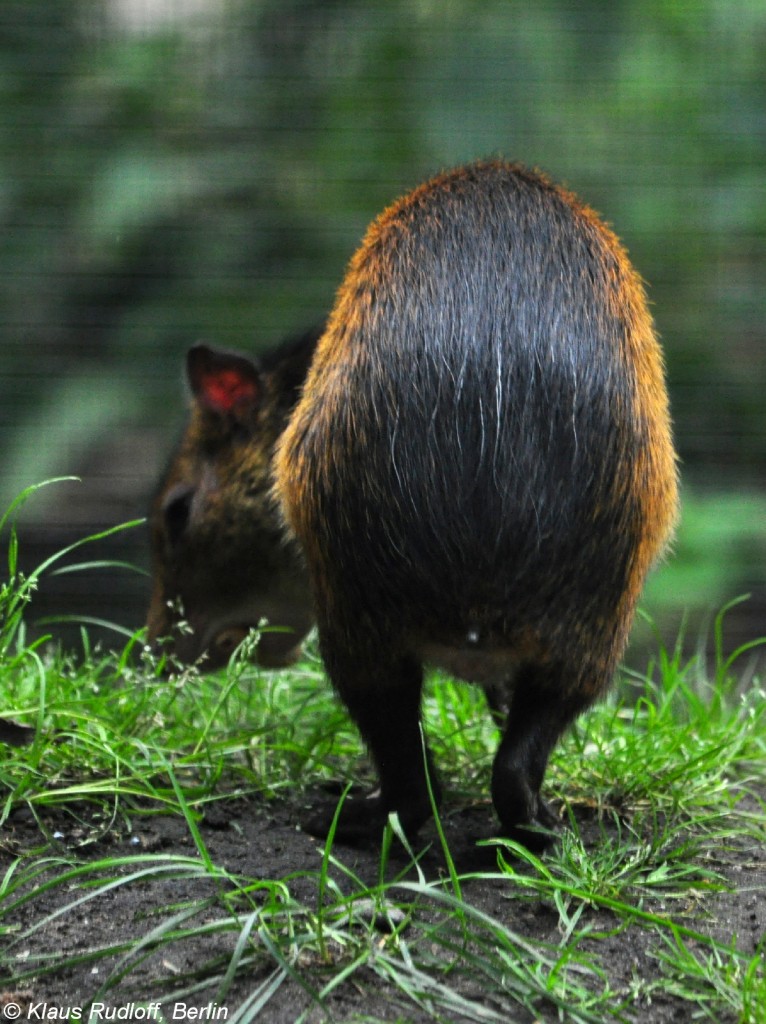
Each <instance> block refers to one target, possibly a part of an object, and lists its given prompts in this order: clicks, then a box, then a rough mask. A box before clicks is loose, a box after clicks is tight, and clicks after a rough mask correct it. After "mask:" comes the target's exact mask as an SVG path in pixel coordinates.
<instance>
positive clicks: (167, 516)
mask: <svg viewBox="0 0 766 1024" xmlns="http://www.w3.org/2000/svg"><path fill="white" fill-rule="evenodd" d="M193 498H194V488H193V487H190V486H189V485H188V484H178V485H177V486H176V487H173V488H172V490H171V491H169V493H168V494H167V495H166V497H165V500H164V501H163V503H162V516H163V519H164V522H165V534H166V536H167V539H168V543H169V544H170V546H171V547H175V546H176V545H177V544H178V542H179V541H180V540H181V538H182V537H183V535H184V532H185V531H186V527H187V525H188V523H189V516H190V514H191V504H192V499H193Z"/></svg>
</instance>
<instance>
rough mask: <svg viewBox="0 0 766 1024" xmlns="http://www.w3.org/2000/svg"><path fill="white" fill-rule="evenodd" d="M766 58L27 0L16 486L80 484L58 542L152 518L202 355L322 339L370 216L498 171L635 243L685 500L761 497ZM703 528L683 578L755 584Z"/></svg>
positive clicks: (736, 44) (473, 3)
mask: <svg viewBox="0 0 766 1024" xmlns="http://www.w3.org/2000/svg"><path fill="white" fill-rule="evenodd" d="M764 43H766V6H764V4H763V3H762V2H760V0H743V2H741V3H737V4H731V3H728V2H727V0H695V2H693V3H692V2H689V0H646V2H642V3H637V2H635V0H612V2H610V3H608V4H605V3H603V0H582V2H580V3H578V4H572V3H571V0H541V2H540V3H535V4H528V3H522V2H517V0H385V2H383V0H378V2H370V3H360V2H358V0H155V2H154V3H149V4H147V3H141V2H139V0H34V2H32V3H30V2H28V0H4V3H3V4H2V7H1V8H0V103H1V104H2V110H3V116H2V118H1V119H0V222H1V223H2V233H1V235H0V238H1V241H0V339H1V340H2V345H0V446H1V450H2V454H3V459H2V464H0V490H2V493H3V495H5V498H6V499H10V498H11V497H12V496H13V494H15V493H16V492H17V491H18V490H20V489H21V488H22V487H23V486H26V485H28V484H30V483H32V482H35V481H37V480H41V479H43V478H45V477H48V476H51V475H60V474H63V473H71V472H79V473H81V474H82V475H83V476H84V479H85V485H84V490H83V492H82V495H81V496H80V497H79V498H76V499H73V501H72V503H71V504H70V505H61V506H60V507H58V508H51V507H48V508H47V509H45V510H44V514H45V516H47V522H48V525H50V523H51V522H52V521H53V520H58V521H59V522H60V530H62V531H64V532H66V529H68V524H70V523H73V522H75V521H78V522H82V521H84V525H85V526H86V527H87V528H91V526H93V525H96V526H100V525H103V524H105V523H109V522H116V521H118V520H121V519H125V518H128V517H129V516H131V515H133V514H134V513H135V512H136V511H140V509H141V505H142V503H143V501H144V500H145V496H146V494H147V493H148V491H149V489H150V486H151V483H150V482H151V480H152V478H153V477H154V475H155V474H156V472H157V469H158V467H159V466H160V465H161V463H162V461H163V459H164V456H165V452H166V450H167V447H168V443H169V438H170V437H172V431H173V429H175V427H174V426H173V425H174V424H177V423H178V422H179V420H180V416H181V400H182V399H181V395H182V391H181V387H180V383H179V381H180V363H181V358H182V354H183V352H184V350H185V348H186V347H187V346H188V344H189V343H191V342H193V341H196V340H198V339H199V338H201V337H205V338H207V339H209V340H211V341H213V342H214V343H218V344H222V345H227V346H230V347H238V348H244V349H249V350H251V351H257V350H259V349H260V348H262V347H264V346H266V345H268V344H270V343H271V342H273V341H274V340H276V339H277V338H278V337H280V336H282V335H284V334H286V333H289V332H291V331H295V330H302V329H303V328H304V327H305V326H307V325H309V324H311V323H314V322H317V321H319V320H320V319H321V318H322V316H323V315H324V313H325V312H326V310H327V308H328V306H329V305H330V303H331V302H332V297H333V294H334V290H335V287H336V286H337V284H338V282H339V281H340V278H341V276H342V273H343V268H344V265H345V263H346V261H347V259H348V258H349V256H350V254H351V253H352V251H353V250H354V248H355V246H356V244H357V242H358V240H359V238H360V236H361V234H362V232H363V230H364V227H365V225H366V223H367V222H368V221H369V220H370V219H371V217H372V216H374V215H375V214H376V213H377V212H378V211H379V210H380V209H381V208H382V207H383V206H384V205H385V204H387V203H388V202H389V201H390V200H391V199H392V198H394V197H395V196H396V195H397V194H399V193H400V192H401V191H403V190H404V189H405V188H408V187H410V186H411V185H413V184H415V183H416V182H418V181H419V180H421V179H422V178H424V177H425V176H427V175H429V174H431V173H432V172H434V171H435V170H437V169H439V168H442V167H445V166H450V165H453V164H456V163H459V162H462V161H465V160H469V159H473V158H475V157H478V156H487V155H493V154H502V155H504V156H507V157H509V158H514V159H521V160H523V161H524V162H526V163H529V164H532V165H537V166H542V167H543V168H545V169H546V170H548V171H549V172H550V173H551V174H552V175H553V176H554V177H555V178H557V179H558V180H563V181H565V182H566V183H568V184H569V185H570V186H571V187H572V188H574V189H575V190H576V191H578V192H579V193H580V194H581V195H582V196H583V197H584V198H585V199H586V200H587V201H588V202H589V203H590V204H591V205H593V206H594V207H595V208H596V209H598V210H599V211H600V212H601V213H602V214H603V215H604V217H605V218H606V219H607V220H609V221H610V222H611V223H612V224H613V225H614V227H615V229H616V231H617V232H618V234H619V235H620V236H621V237H622V238H623V240H624V241H625V242H626V244H627V246H628V248H629V249H630V251H631V254H632V256H633V259H634V261H635V263H636V265H637V267H638V268H639V270H640V271H641V273H642V275H643V276H644V277H645V278H646V279H647V281H648V282H649V287H650V294H651V298H652V300H653V303H654V310H655V315H656V319H657V322H658V326H659V329H660V333H661V335H662V337H663V340H664V344H665V348H666V352H667V360H668V368H669V378H670V385H671V390H672V400H673V407H674V414H675V420H676V425H677V437H678V442H679V447H680V450H681V454H682V456H683V460H684V474H685V475H686V477H687V478H689V479H691V480H692V481H693V482H694V484H695V486H696V487H697V488H698V489H703V490H704V489H705V488H710V487H712V488H714V489H717V490H722V489H724V488H726V489H733V488H737V487H739V486H741V485H743V484H744V485H747V486H749V487H753V486H756V485H758V484H759V482H760V480H761V479H762V478H763V476H764V470H765V469H766V407H765V403H764V401H763V390H764V382H765V381H766V345H764V336H765V334H766V290H765V289H764V287H763V281H764V279H765V277H766V274H765V273H764V271H765V270H766V201H765V199H764V189H763V182H764V171H765V170H766V115H765V114H764V111H766V70H765V67H766V65H765V64H764V60H763V53H764ZM733 500H734V501H735V502H736V500H737V499H733ZM699 507H700V508H702V506H699ZM760 507H761V508H762V506H760ZM689 508H690V511H689V513H688V516H689V517H690V518H688V519H687V520H686V525H685V528H684V529H685V530H686V528H687V527H688V529H689V531H690V532H689V534H688V538H691V539H689V540H687V533H686V532H684V533H683V534H682V537H683V538H684V539H683V542H682V543H681V544H680V546H679V553H680V561H679V563H678V564H679V565H682V564H686V565H687V569H688V572H689V573H690V574H692V573H699V574H700V578H701V575H702V573H703V569H702V565H703V563H704V565H705V566H707V564H708V560H709V559H710V558H712V559H713V560H715V558H716V557H719V555H720V558H719V563H718V564H719V565H720V568H721V571H722V572H725V573H727V574H728V575H727V579H729V581H730V586H733V587H735V588H736V585H737V582H736V580H734V581H732V576H731V565H727V564H726V560H725V559H724V557H723V552H724V551H726V550H728V548H727V544H728V542H724V543H722V542H721V540H720V537H719V535H718V533H716V530H718V529H720V530H721V531H723V532H724V533H726V532H728V533H729V534H736V533H737V532H738V530H739V528H740V526H741V525H742V523H743V516H742V513H741V506H738V505H735V510H734V511H732V510H731V509H730V508H729V507H728V506H726V505H725V502H724V501H723V499H722V500H721V502H719V503H718V504H716V503H713V504H712V505H705V506H704V508H705V511H704V512H703V513H701V515H700V517H699V521H698V520H697V519H695V516H696V515H697V513H696V512H695V511H694V510H695V509H696V508H697V506H696V505H694V504H691V505H690V506H689ZM737 509H740V511H737ZM42 514H43V513H42V511H41V515H42ZM711 514H712V515H714V516H715V517H716V518H715V524H717V525H715V524H712V523H711V522H710V520H709V517H710V515H711ZM758 515H760V513H758ZM703 526H704V527H705V528H703ZM706 528H709V529H708V532H706ZM747 530H748V531H749V530H750V526H748V527H747ZM756 532H758V530H757V527H756ZM748 535H749V534H748ZM694 538H698V539H699V545H698V546H697V547H695V545H697V540H695V539H694ZM733 543H735V546H736V544H737V543H738V542H733ZM698 548H699V549H698ZM701 551H702V552H703V554H702V555H701V553H700V552H701ZM759 551H760V555H759V557H761V556H762V554H763V549H762V547H761V548H759ZM716 553H718V554H716ZM750 569H751V570H752V569H753V567H752V566H750ZM753 571H754V570H753ZM704 573H706V574H707V575H706V579H709V580H714V579H717V576H716V570H714V569H713V568H712V562H711V567H710V568H709V569H708V568H706V569H705V570H704ZM765 573H766V566H764V565H763V563H761V566H760V579H761V580H763V577H764V574H765ZM702 585H703V584H702V583H700V586H702ZM706 585H707V584H705V586H706ZM725 589H726V588H725V587H719V586H718V584H717V583H716V584H715V585H714V586H713V585H712V584H711V589H710V591H709V593H715V594H718V593H719V592H722V591H723V590H725ZM724 596H727V595H724ZM728 596H730V595H728Z"/></svg>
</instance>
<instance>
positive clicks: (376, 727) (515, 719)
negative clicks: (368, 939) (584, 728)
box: [276, 164, 676, 842]
mask: <svg viewBox="0 0 766 1024" xmlns="http://www.w3.org/2000/svg"><path fill="white" fill-rule="evenodd" d="M276 480H277V490H278V493H279V495H280V498H281V500H282V503H283V506H284V509H285V512H286V515H287V518H288V521H289V523H290V525H291V526H292V528H293V530H294V531H295V533H296V535H297V537H298V539H299V540H300V542H301V545H302V547H303V549H304V552H305V554H306V558H307V562H308V566H309V571H310V575H311V579H312V583H313V587H314V593H315V601H316V608H317V614H318V620H319V629H320V638H321V644H322V650H323V654H324V657H325V660H326V663H327V667H328V670H329V672H330V674H331V676H332V678H333V682H334V684H335V685H336V687H337V689H338V691H339V693H340V694H341V696H342V697H343V699H344V700H345V702H346V704H347V705H348V707H349V709H350V711H351V713H352V715H353V716H354V718H355V719H356V721H357V723H358V724H359V726H360V728H361V730H362V733H363V735H364V736H365V738H366V740H367V742H368V744H369V746H370V749H371V751H372V753H373V755H374V757H375V760H376V762H377V765H378V768H379V771H380V774H381V782H382V798H381V802H380V803H379V805H378V806H377V807H376V808H375V809H374V810H372V811H371V810H370V807H369V806H368V802H365V806H364V807H360V808H359V809H358V810H356V811H355V810H354V809H353V808H349V809H348V812H347V815H346V817H345V819H344V821H343V822H342V827H343V829H344V830H345V832H346V834H347V835H353V834H354V833H355V832H356V831H357V829H360V830H362V831H364V830H366V829H367V828H368V827H369V824H370V822H369V819H370V817H371V816H372V819H373V822H374V823H377V822H378V821H380V820H381V819H382V817H383V816H384V815H385V814H386V813H387V812H388V811H390V810H397V811H398V812H399V814H400V816H401V817H402V819H403V820H404V823H405V826H406V827H410V828H412V829H415V828H416V827H417V826H418V825H419V824H420V822H421V821H422V820H423V818H424V817H425V816H426V815H427V813H428V797H427V788H426V784H425V777H424V773H423V768H422V753H421V742H420V736H419V730H418V721H419V719H418V712H419V701H420V686H421V678H422V669H421V666H422V663H423V661H436V662H439V663H442V664H445V665H446V666H447V667H448V668H450V669H452V670H453V671H455V672H456V673H457V674H460V675H463V676H464V677H467V678H470V679H473V680H475V681H478V682H482V683H484V684H486V685H488V686H491V687H492V688H493V690H496V689H497V688H498V687H506V688H507V692H508V696H509V700H510V714H509V719H508V728H507V731H506V735H505V737H504V739H503V742H502V744H501V747H500V750H499V751H498V756H497V759H496V762H495V769H494V777H493V796H494V800H495V805H496V808H497V810H498V813H499V815H500V819H501V822H502V824H503V826H504V829H505V831H506V832H507V833H511V834H514V833H515V832H516V830H517V828H518V827H524V826H526V825H529V824H532V825H535V824H545V823H546V821H547V818H546V814H545V810H544V805H543V804H542V803H541V802H540V801H539V798H538V792H539V787H540V783H541V781H542V776H543V772H544V769H545V765H546V763H547V758H548V754H549V752H550V749H551V747H552V745H553V743H554V742H555V741H556V739H557V737H558V736H559V734H560V732H561V731H562V729H563V728H564V727H565V726H566V725H567V724H568V723H569V722H570V721H571V720H572V718H573V717H575V715H576V714H577V713H578V712H579V711H580V710H581V709H582V708H584V707H586V706H587V705H588V704H589V703H590V702H591V701H592V700H593V699H594V698H595V697H596V696H598V694H599V693H601V692H602V691H603V690H604V689H605V687H606V686H607V685H608V683H609V681H610V679H611V676H612V674H613V672H614V668H615V664H616V661H617V659H618V658H619V656H620V654H621V652H622V649H623V646H624V643H625V640H626V638H627V634H628V630H629V628H630V624H631V621H632V616H633V612H634V608H635V603H636V599H637V597H638V594H639V592H640V589H641V586H642V584H643V580H644V577H645V575H646V572H647V570H648V568H649V566H650V564H651V562H652V561H653V560H654V558H655V557H656V556H657V554H658V553H659V552H660V550H661V549H662V546H663V544H664V543H665V540H666V538H667V536H668V533H669V530H670V528H671V525H672V522H673V519H674V514H675V505H676V486H675V462H674V454H673V449H672V443H671V438H670V428H669V417H668V408H667V399H666V394H665V386H664V378H663V367H662V359H661V353H660V350H659V347H658V345H657V342H656V339H655V337H654V333H653V329H652V324H651V320H650V317H649V315H648V312H647V309H646V303H645V298H644V294H643V290H642V287H641V285H640V282H639V280H638V278H637V276H636V274H635V273H634V271H633V270H632V268H631V267H630V264H629V263H628V261H627V257H626V256H625V253H624V251H623V250H622V248H621V247H620V245H619V243H618V241H617V239H616V238H615V237H614V236H613V235H612V234H611V232H609V231H608V230H607V229H606V228H605V227H604V226H603V225H602V224H601V223H600V222H599V220H598V219H597V218H596V216H595V215H594V214H593V213H592V212H591V211H589V210H588V209H587V208H585V207H583V206H582V205H581V204H580V203H579V202H578V200H577V199H575V197H573V196H572V195H570V194H568V193H565V192H563V191H562V190H560V189H557V188H556V187H554V186H553V185H551V184H550V183H549V182H547V181H546V180H545V179H542V178H541V177H539V176H537V175H534V174H530V173H528V172H526V171H523V170H521V169H520V168H517V167H512V166H508V165H503V164H485V165H477V166H474V167H469V168H466V169H463V170H460V171H457V172H454V173H452V174H447V175H444V176H442V177H440V178H437V179H434V180H433V181H432V182H429V183H427V184H426V185H424V186H422V187H421V188H420V189H418V190H416V191H415V192H414V193H412V194H411V195H409V196H407V197H405V198H404V199H403V200H400V201H399V202H398V203H396V204H394V205H393V206H392V207H391V208H390V209H389V210H387V211H386V212H385V213H384V214H383V215H382V216H381V217H380V218H379V219H378V220H377V221H376V222H375V223H374V224H373V225H372V227H371V229H370V231H369V232H368V235H367V237H366V239H365V242H364V244H363V245H362V247H361V248H360V250H359V252H358V253H357V254H356V256H355V257H354V260H353V261H352V263H351V266H350V268H349V272H348V275H347V277H346V280H345V282H344V284H343V286H342V288H341V290H340V292H339V295H338V300H337V303H336V306H335V310H334V312H333V315H332V317H331V319H330V322H329V326H328V329H327V332H326V334H325V335H324V337H323V338H322V340H321V342H320V344H319V348H318V352H317V355H316V357H315V360H314V362H313V365H312V368H311V370H310V373H309V377H308V380H307V383H306V388H305V391H304V395H303V398H302V400H301V402H300V403H299V405H298V407H297V410H296V412H295V414H294V416H293V418H292V420H291V422H290V424H289V425H288V427H287V430H286V431H285V433H284V435H283V438H282V441H281V444H280V449H279V452H278V456H277V461H276ZM525 841H527V842H529V841H530V838H529V834H527V835H526V839H525Z"/></svg>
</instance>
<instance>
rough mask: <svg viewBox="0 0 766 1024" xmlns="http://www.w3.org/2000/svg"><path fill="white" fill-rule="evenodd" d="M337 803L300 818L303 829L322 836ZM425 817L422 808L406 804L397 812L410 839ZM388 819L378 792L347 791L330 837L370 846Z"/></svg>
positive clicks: (329, 829) (376, 839)
mask: <svg viewBox="0 0 766 1024" xmlns="http://www.w3.org/2000/svg"><path fill="white" fill-rule="evenodd" d="M336 812H337V804H332V805H331V804H326V805H325V806H324V807H322V808H320V809H319V810H318V811H316V812H315V813H314V814H312V815H310V816H309V817H308V818H306V819H305V820H304V821H303V822H302V828H303V830H304V832H308V834H309V835H312V836H316V838H317V839H326V838H327V836H328V835H329V834H330V831H331V829H332V825H333V821H334V819H335V815H336ZM427 817H428V812H424V811H423V810H422V809H418V810H416V809H415V808H409V809H408V810H407V811H404V810H403V811H400V812H399V820H400V822H401V825H402V828H403V829H404V833H405V835H406V836H407V838H408V839H414V838H415V836H416V835H417V832H418V829H419V828H420V826H421V825H422V824H423V822H424V821H425V820H426V818H427ZM387 822H388V811H387V809H386V807H385V805H384V803H383V800H382V798H381V796H380V794H379V792H375V793H372V794H370V795H368V796H363V795H359V794H354V795H351V794H349V795H347V796H346V797H345V799H344V801H343V806H342V807H341V809H340V813H339V814H338V820H337V824H336V826H335V834H334V840H335V842H338V843H342V844H344V845H346V846H373V845H375V844H377V843H379V842H380V837H381V835H382V833H383V829H384V828H385V826H386V823H387Z"/></svg>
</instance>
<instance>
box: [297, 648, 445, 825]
mask: <svg viewBox="0 0 766 1024" xmlns="http://www.w3.org/2000/svg"><path fill="white" fill-rule="evenodd" d="M320 641H321V647H322V654H323V657H324V661H325V665H326V667H327V670H328V672H329V674H330V678H331V679H332V682H333V684H334V686H335V688H336V690H337V692H338V694H339V696H340V697H341V699H342V700H343V702H344V703H345V705H346V707H347V709H348V711H349V713H350V715H351V717H352V718H353V720H354V722H355V723H356V725H357V727H358V728H359V731H360V733H361V734H362V738H363V740H364V741H365V743H366V744H367V748H368V750H369V752H370V755H371V756H372V758H373V761H374V762H375V766H376V768H377V771H378V777H379V779H380V794H379V795H375V796H372V797H366V798H358V797H356V798H354V799H349V798H347V799H346V801H345V803H344V805H343V808H342V810H341V814H340V818H339V821H338V826H337V831H336V833H335V834H336V837H337V838H338V839H339V840H340V841H342V842H347V843H364V842H367V841H377V840H378V839H379V838H380V834H381V831H382V828H383V826H384V825H385V823H386V820H387V818H388V815H389V813H391V812H392V811H396V812H397V814H398V815H399V820H400V822H401V824H402V827H403V829H404V831H405V834H407V835H408V836H409V837H414V835H415V833H416V832H417V830H418V829H419V827H420V826H421V825H422V824H423V823H424V821H426V819H427V818H428V817H430V815H431V801H430V798H429V793H428V779H430V783H431V787H432V791H433V793H434V796H435V798H436V799H437V800H438V798H439V786H438V782H437V779H436V775H435V772H434V771H433V767H432V763H431V758H430V755H429V754H428V753H427V751H426V758H427V763H428V779H427V777H426V768H425V763H426V762H424V746H423V740H422V738H421V731H420V697H421V690H422V685H423V670H422V667H421V665H420V664H419V663H418V662H417V661H416V660H415V659H412V658H409V657H407V656H401V657H397V658H391V659H388V658H386V653H385V648H384V646H383V645H381V646H380V647H379V648H378V649H377V653H376V655H375V657H370V658H351V657H349V656H348V654H347V652H345V651H343V650H342V649H340V650H339V649H336V648H335V646H334V644H333V642H332V639H331V638H327V637H322V636H321V634H320ZM331 821H332V813H329V814H326V815H324V816H322V815H320V816H318V817H316V818H315V819H314V820H313V821H312V822H311V823H309V826H308V827H309V831H311V832H314V833H315V834H326V833H327V831H328V829H329V827H330V824H331Z"/></svg>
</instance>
